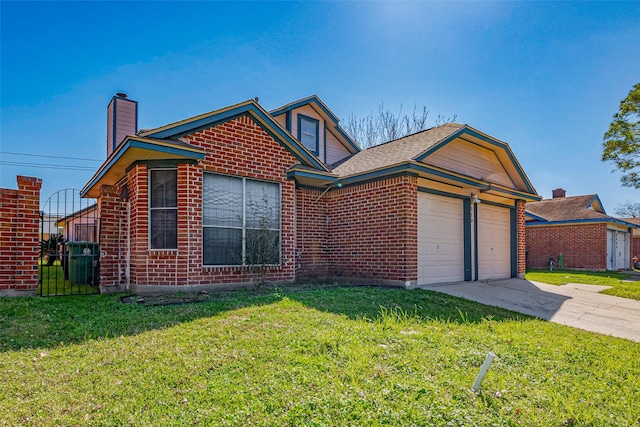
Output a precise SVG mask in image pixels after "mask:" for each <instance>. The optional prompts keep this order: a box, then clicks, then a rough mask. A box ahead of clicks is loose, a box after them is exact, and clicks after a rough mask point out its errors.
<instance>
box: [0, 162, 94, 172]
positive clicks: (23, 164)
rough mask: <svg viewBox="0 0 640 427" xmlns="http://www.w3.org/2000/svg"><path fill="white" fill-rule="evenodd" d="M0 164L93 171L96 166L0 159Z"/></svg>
mask: <svg viewBox="0 0 640 427" xmlns="http://www.w3.org/2000/svg"><path fill="white" fill-rule="evenodd" d="M0 165H6V166H32V167H38V168H43V169H63V170H72V171H95V170H96V168H92V167H87V166H72V165H51V164H47V163H27V162H5V161H0Z"/></svg>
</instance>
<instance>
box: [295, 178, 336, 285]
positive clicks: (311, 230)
mask: <svg viewBox="0 0 640 427" xmlns="http://www.w3.org/2000/svg"><path fill="white" fill-rule="evenodd" d="M296 214H297V215H296V230H297V233H296V277H297V278H301V277H306V278H308V279H311V280H316V279H326V278H328V277H329V251H330V244H329V234H328V227H327V223H328V222H329V221H330V219H329V216H328V213H327V194H326V193H324V194H323V191H320V190H313V189H308V188H298V189H296Z"/></svg>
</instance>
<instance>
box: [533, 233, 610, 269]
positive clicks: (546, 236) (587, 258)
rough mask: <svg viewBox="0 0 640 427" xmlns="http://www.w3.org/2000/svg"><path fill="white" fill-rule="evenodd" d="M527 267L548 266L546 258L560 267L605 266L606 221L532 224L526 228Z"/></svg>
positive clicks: (599, 267) (585, 267)
mask: <svg viewBox="0 0 640 427" xmlns="http://www.w3.org/2000/svg"><path fill="white" fill-rule="evenodd" d="M526 248H527V267H532V268H549V259H550V258H553V261H554V265H555V266H556V267H557V265H558V256H559V255H560V253H562V256H563V268H573V269H588V270H606V269H607V224H606V223H596V224H569V225H551V226H535V227H527V229H526Z"/></svg>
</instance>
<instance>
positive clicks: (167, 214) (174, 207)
mask: <svg viewBox="0 0 640 427" xmlns="http://www.w3.org/2000/svg"><path fill="white" fill-rule="evenodd" d="M149 172H150V179H149V182H150V184H149V188H150V189H151V191H150V193H151V194H150V196H151V200H150V202H149V205H150V206H149V211H150V212H149V217H150V224H149V244H150V246H151V249H176V248H177V247H178V173H177V171H176V170H175V169H166V170H162V169H158V170H153V169H152V170H151V171H149Z"/></svg>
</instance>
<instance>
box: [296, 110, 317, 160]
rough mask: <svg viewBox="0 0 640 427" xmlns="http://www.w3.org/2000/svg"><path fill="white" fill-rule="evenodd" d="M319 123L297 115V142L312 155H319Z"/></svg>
mask: <svg viewBox="0 0 640 427" xmlns="http://www.w3.org/2000/svg"><path fill="white" fill-rule="evenodd" d="M319 130H320V121H319V120H316V119H312V118H311V117H307V116H303V115H302V114H298V140H299V141H300V142H301V143H302V145H304V146H305V147H307V148H308V149H309V150H311V151H312V152H313V153H314V154H316V155H317V154H318V153H319V138H320V135H319V133H320V132H319Z"/></svg>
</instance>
